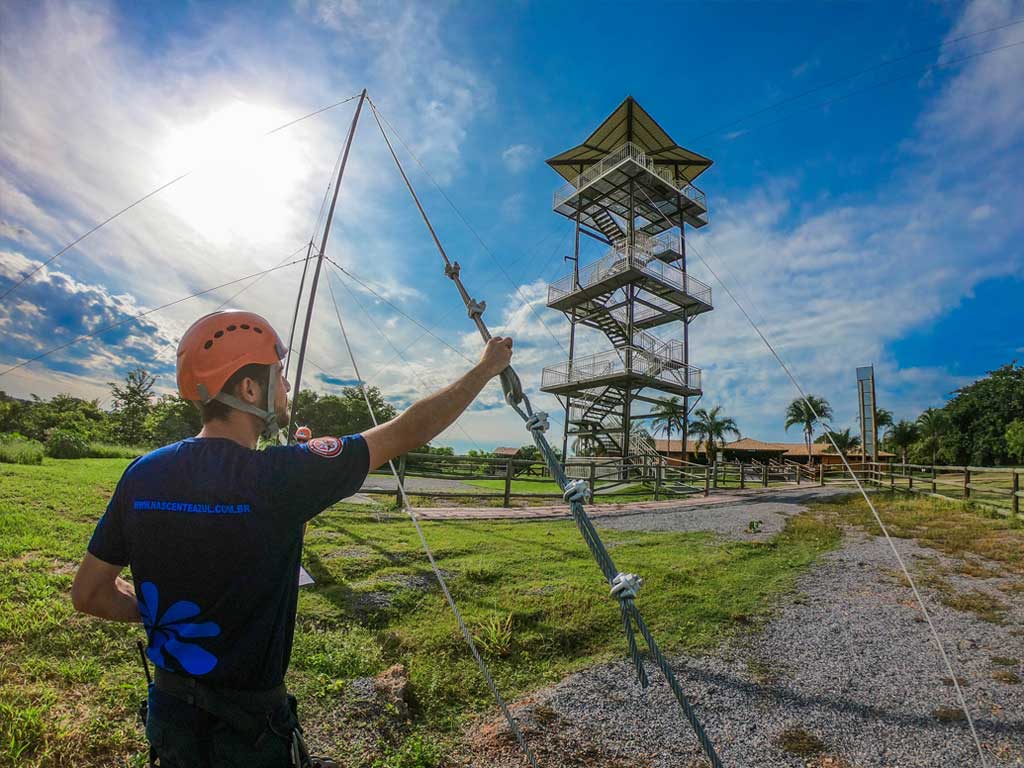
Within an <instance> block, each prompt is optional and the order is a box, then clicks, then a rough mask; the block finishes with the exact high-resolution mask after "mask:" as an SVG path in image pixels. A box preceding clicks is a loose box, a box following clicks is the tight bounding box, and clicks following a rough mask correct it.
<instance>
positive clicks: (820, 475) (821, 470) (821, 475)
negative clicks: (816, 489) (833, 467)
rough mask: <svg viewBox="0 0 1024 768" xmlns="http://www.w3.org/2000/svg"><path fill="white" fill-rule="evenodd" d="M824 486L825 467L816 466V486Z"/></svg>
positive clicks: (821, 465)
mask: <svg viewBox="0 0 1024 768" xmlns="http://www.w3.org/2000/svg"><path fill="white" fill-rule="evenodd" d="M824 484H825V465H824V463H822V464H819V465H818V485H824Z"/></svg>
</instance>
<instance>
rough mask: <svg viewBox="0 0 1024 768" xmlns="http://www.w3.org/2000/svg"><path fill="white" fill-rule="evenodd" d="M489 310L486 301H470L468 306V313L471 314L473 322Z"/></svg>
mask: <svg viewBox="0 0 1024 768" xmlns="http://www.w3.org/2000/svg"><path fill="white" fill-rule="evenodd" d="M485 309H487V302H486V301H473V300H472V299H470V300H469V304H467V305H466V312H467V313H468V314H469V317H470V319H471V320H476V319H477V318H478V317H480V315H482V314H483V313H484V310H485Z"/></svg>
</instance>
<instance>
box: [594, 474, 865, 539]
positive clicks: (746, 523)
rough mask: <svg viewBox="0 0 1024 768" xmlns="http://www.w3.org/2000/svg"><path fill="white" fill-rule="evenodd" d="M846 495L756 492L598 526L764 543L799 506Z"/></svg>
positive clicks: (837, 491) (814, 490)
mask: <svg viewBox="0 0 1024 768" xmlns="http://www.w3.org/2000/svg"><path fill="white" fill-rule="evenodd" d="M849 493H850V490H849V489H848V488H827V487H826V488H819V487H817V486H813V487H809V488H786V489H780V490H778V491H774V490H768V491H758V493H757V495H756V496H753V497H747V498H742V499H739V500H737V501H734V502H730V503H726V504H715V505H713V506H711V505H707V506H704V505H698V506H690V507H680V508H678V509H668V510H652V511H644V512H626V513H623V514H622V515H615V516H612V517H603V518H602V519H601V521H600V522H599V523H598V525H599V526H600V527H601V528H614V529H616V530H619V531H680V532H692V531H712V532H713V533H717V534H719V535H720V536H724V537H727V538H731V539H737V540H740V541H764V540H766V539H770V538H771V537H773V536H774V535H775V534H777V533H779V532H780V531H781V530H782V529H783V528H784V527H785V525H786V518H787V517H789V516H790V515H795V514H799V513H800V512H803V511H804V510H805V509H806V507H804V506H801V505H802V504H808V503H810V502H813V501H816V500H818V499H824V498H829V497H831V496H846V495H849ZM752 522H760V523H761V525H760V527H759V529H758V532H757V533H754V532H753V531H752V530H751V528H750V524H751V523H752Z"/></svg>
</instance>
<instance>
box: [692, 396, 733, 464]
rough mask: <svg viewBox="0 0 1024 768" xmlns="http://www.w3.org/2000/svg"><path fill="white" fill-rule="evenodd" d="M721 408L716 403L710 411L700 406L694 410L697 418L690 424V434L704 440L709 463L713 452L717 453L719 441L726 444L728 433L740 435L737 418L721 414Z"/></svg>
mask: <svg viewBox="0 0 1024 768" xmlns="http://www.w3.org/2000/svg"><path fill="white" fill-rule="evenodd" d="M721 410H722V406H720V405H716V406H715V407H714V408H712V409H711V410H710V411H709V410H707V409H705V408H698V409H697V410H696V411H694V412H693V415H694V416H695V417H696V420H695V421H694V422H693V423H691V424H690V435H691V436H693V437H699V438H700V439H702V440H703V441H704V453H705V455H706V456H707V457H708V464H710V463H711V454H712V453H716V454H717V449H718V445H719V443H721V444H722V445H725V436H726V434H728V433H731V434H734V435H736V437H739V436H740V430H739V428H738V427H737V426H736V420H735V419H733V418H731V417H729V416H719V415H718V414H719V412H720V411H721Z"/></svg>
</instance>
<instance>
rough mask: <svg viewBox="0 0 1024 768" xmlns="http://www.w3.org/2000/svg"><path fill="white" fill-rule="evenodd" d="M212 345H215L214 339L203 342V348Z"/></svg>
mask: <svg viewBox="0 0 1024 768" xmlns="http://www.w3.org/2000/svg"><path fill="white" fill-rule="evenodd" d="M212 346H213V341H212V340H210V341H207V342H206V343H205V344H203V349H209V348H210V347H212Z"/></svg>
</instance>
